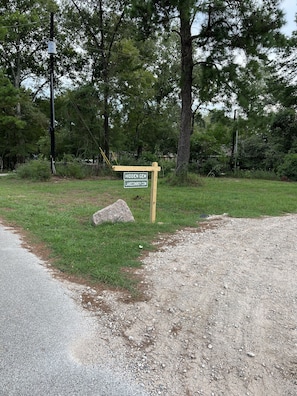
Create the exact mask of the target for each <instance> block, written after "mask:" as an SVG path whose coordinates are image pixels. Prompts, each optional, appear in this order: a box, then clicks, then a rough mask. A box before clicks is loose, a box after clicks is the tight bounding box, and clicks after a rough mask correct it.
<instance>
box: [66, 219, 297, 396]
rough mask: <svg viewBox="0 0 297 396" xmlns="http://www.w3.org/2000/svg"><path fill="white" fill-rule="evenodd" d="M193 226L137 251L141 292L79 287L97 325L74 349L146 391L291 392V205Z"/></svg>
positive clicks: (295, 384) (295, 271) (295, 336)
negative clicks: (276, 213) (132, 297)
mask: <svg viewBox="0 0 297 396" xmlns="http://www.w3.org/2000/svg"><path fill="white" fill-rule="evenodd" d="M198 229H199V230H200V232H193V230H183V231H180V232H178V233H176V234H175V235H173V236H171V237H170V238H167V239H165V240H163V241H160V243H159V246H158V249H157V251H156V252H152V253H149V255H148V256H147V257H145V258H144V259H143V267H142V269H140V270H138V275H140V276H142V279H143V282H144V284H145V286H146V288H145V290H146V291H145V293H146V298H144V300H143V301H138V302H137V301H136V302H135V301H134V302H132V303H130V304H127V303H126V302H123V301H121V297H122V296H121V293H120V292H116V291H108V290H100V291H96V290H95V289H92V288H91V287H88V288H86V287H83V286H81V288H80V289H77V290H76V295H77V296H78V298H80V301H81V303H82V304H83V305H84V306H85V307H86V308H88V309H90V310H91V311H92V312H93V315H94V316H95V317H96V321H97V325H98V331H97V333H96V335H95V336H93V337H91V338H90V340H84V342H83V343H82V344H81V345H76V346H75V348H74V349H73V351H72V353H73V355H75V358H76V359H77V360H79V361H81V362H82V363H83V362H89V361H95V360H100V361H102V360H103V361H104V362H106V364H109V365H114V366H115V367H118V368H123V369H125V370H127V373H129V374H132V375H133V376H134V378H136V379H137V380H138V381H139V382H140V383H141V384H143V389H144V391H147V393H148V394H149V395H170V396H175V395H176V396H177V395H179V396H180V395H188V396H189V395H191V396H192V395H215V396H221V395H226V396H230V395H236V396H242V395H270V396H274V395H275V396H279V395H286V396H290V395H292V396H293V395H296V394H297V283H296V279H297V247H296V235H297V215H288V216H283V217H273V218H272V217H267V218H261V219H232V218H228V217H227V216H223V217H221V218H211V219H209V220H208V222H207V223H205V224H204V225H203V226H202V227H199V228H198ZM90 296H91V297H90ZM125 300H127V298H126V299H125ZM96 301H97V303H94V302H96Z"/></svg>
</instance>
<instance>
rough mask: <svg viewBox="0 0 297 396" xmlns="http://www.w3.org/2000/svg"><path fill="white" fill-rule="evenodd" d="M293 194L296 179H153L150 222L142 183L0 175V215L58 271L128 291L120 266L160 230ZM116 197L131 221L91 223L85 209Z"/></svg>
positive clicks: (257, 207) (288, 202)
mask: <svg viewBox="0 0 297 396" xmlns="http://www.w3.org/2000/svg"><path fill="white" fill-rule="evenodd" d="M296 193H297V184H296V183H284V182H276V181H263V180H250V179H249V180H246V179H221V178H219V179H216V178H205V179H203V180H202V184H201V186H199V187H170V186H168V185H167V184H166V183H165V180H164V179H161V180H160V181H159V184H158V199H157V220H156V223H155V224H150V222H149V217H150V216H149V211H150V189H149V188H148V189H124V188H123V181H122V180H117V179H115V180H99V179H98V180H87V181H86V180H79V181H77V180H76V181H74V180H64V179H61V180H59V179H55V180H52V181H50V182H43V183H41V182H29V181H21V180H17V179H14V178H5V177H1V178H0V217H1V218H2V219H3V220H4V221H6V222H7V223H9V224H10V225H18V226H20V227H22V228H23V229H24V230H25V231H26V233H27V235H28V236H29V238H30V242H31V243H43V244H45V246H46V247H47V248H49V251H50V255H51V258H52V259H53V262H54V265H55V266H56V267H57V268H59V269H60V270H61V271H63V272H66V273H68V274H73V275H76V276H79V277H83V278H84V279H86V280H87V281H91V282H104V283H107V284H109V285H112V286H115V287H121V288H126V289H129V290H130V291H131V290H133V287H134V286H135V284H134V281H133V279H131V278H129V276H128V275H127V274H128V273H129V272H127V271H123V269H125V268H127V267H128V268H129V267H137V266H139V265H140V264H139V260H138V259H139V256H140V255H141V254H142V253H143V252H144V251H146V250H150V249H152V244H151V243H152V241H153V240H154V239H156V238H157V237H158V235H159V234H160V233H172V232H174V231H175V230H177V229H180V228H182V227H185V226H190V227H197V226H199V221H200V220H201V219H202V217H203V215H205V214H222V213H228V214H229V215H230V216H233V217H258V216H262V215H269V216H278V215H283V214H285V213H296V212H297V199H296ZM119 198H121V199H124V200H125V201H126V202H127V204H128V206H129V207H130V209H131V211H132V213H133V215H134V217H135V220H136V221H135V223H126V224H104V225H100V226H98V227H94V226H92V225H91V221H90V219H91V216H92V214H93V213H94V212H96V211H97V210H99V209H101V208H103V207H105V206H106V205H109V204H111V203H113V202H115V201H116V200H117V199H119ZM139 245H142V246H143V249H140V248H139Z"/></svg>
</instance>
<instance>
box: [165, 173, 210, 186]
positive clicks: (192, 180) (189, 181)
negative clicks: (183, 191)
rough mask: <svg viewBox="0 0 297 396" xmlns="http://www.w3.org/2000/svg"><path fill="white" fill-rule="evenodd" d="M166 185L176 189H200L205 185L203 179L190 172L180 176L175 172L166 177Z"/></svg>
mask: <svg viewBox="0 0 297 396" xmlns="http://www.w3.org/2000/svg"><path fill="white" fill-rule="evenodd" d="M166 183H167V184H169V185H170V186H176V187H200V186H202V185H203V182H202V180H201V177H200V176H199V175H197V174H195V173H190V172H188V173H182V174H180V175H177V174H176V173H175V172H174V173H172V174H170V175H168V176H167V177H166Z"/></svg>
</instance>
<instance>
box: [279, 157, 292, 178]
mask: <svg viewBox="0 0 297 396" xmlns="http://www.w3.org/2000/svg"><path fill="white" fill-rule="evenodd" d="M278 174H279V176H280V177H286V178H288V179H290V180H295V181H296V180H297V154H296V153H294V154H287V155H285V157H284V162H283V163H282V165H280V166H279V168H278Z"/></svg>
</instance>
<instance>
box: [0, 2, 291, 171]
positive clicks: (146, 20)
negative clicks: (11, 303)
mask: <svg viewBox="0 0 297 396" xmlns="http://www.w3.org/2000/svg"><path fill="white" fill-rule="evenodd" d="M50 12H55V19H56V26H55V33H56V34H55V36H56V40H57V49H58V54H57V56H56V59H55V60H56V62H55V74H56V80H55V84H56V87H57V88H58V86H59V90H57V91H56V92H57V93H56V126H57V129H56V133H57V155H58V157H63V156H64V154H71V155H73V156H81V157H86V156H87V157H93V156H96V154H97V155H98V153H99V147H100V148H101V147H102V148H103V149H104V151H105V153H106V155H107V156H109V155H110V152H114V151H116V152H122V153H129V154H133V157H135V158H141V157H142V155H143V154H144V153H145V152H150V153H151V154H153V155H156V156H159V157H160V156H161V157H162V156H163V155H166V154H168V153H171V154H173V155H174V154H176V155H177V161H176V174H178V175H183V174H186V173H187V171H188V169H189V164H190V163H191V162H193V161H194V162H195V161H198V162H199V161H200V162H201V161H202V160H205V158H206V157H207V156H208V157H213V156H214V155H216V156H222V155H225V156H232V155H233V154H232V153H233V151H234V136H235V135H234V133H235V132H234V131H235V129H234V128H235V123H234V120H233V112H234V109H237V112H238V114H239V117H238V120H237V124H236V125H237V128H240V139H241V142H242V143H243V142H244V141H245V145H244V147H245V148H244V149H243V148H240V147H239V149H241V154H242V155H245V154H246V153H247V152H248V151H251V150H252V149H249V148H248V147H253V146H255V144H256V142H257V141H258V142H261V144H260V143H259V147H262V146H263V145H262V143H263V142H264V143H265V144H264V146H265V147H264V146H263V147H262V148H263V150H264V151H265V155H264V157H265V158H266V157H267V158H268V157H269V155H270V156H271V153H272V152H274V151H275V150H276V151H277V150H281V152H282V153H283V155H285V154H286V153H287V152H288V151H292V150H293V151H294V150H295V143H294V142H295V140H294V139H295V132H294V128H291V127H290V125H291V123H290V122H289V123H288V122H283V120H284V119H286V120H287V121H288V117H289V114H291V115H292V117H293V118H294V114H295V106H296V95H295V80H294V78H295V74H294V73H295V70H296V67H295V57H294V54H295V52H296V35H295V33H293V34H292V36H291V37H285V36H284V35H282V34H281V30H280V29H281V27H282V25H283V23H284V16H283V13H282V11H281V1H278V0H265V1H262V2H258V1H254V0H248V1H245V2H242V1H232V2H230V1H222V0H214V1H211V2H210V1H207V0H182V1H181V0H170V1H168V0H158V1H152V0H147V1H145V2H144V1H141V0H131V1H128V0H116V1H111V0H95V1H89V0H88V1H82V0H62V1H59V2H55V1H53V0H43V1H38V2H37V1H35V0H13V1H9V2H8V1H2V2H0V22H1V24H0V25H1V28H0V49H1V55H0V67H1V68H2V71H3V73H2V74H1V81H3V84H2V88H1V90H0V95H1V98H0V100H1V101H2V102H3V106H2V108H3V109H4V110H3V112H2V115H1V117H2V118H1V121H0V122H1V125H2V126H3V128H2V127H1V132H0V138H1V147H2V153H0V155H1V156H2V157H3V156H10V158H13V157H14V159H13V161H12V162H17V161H23V160H24V159H25V158H27V157H29V156H30V155H32V154H33V153H36V154H38V153H40V152H42V153H43V154H45V155H47V150H48V143H47V138H48V135H47V123H46V122H45V120H46V117H48V116H49V114H48V113H49V111H48V109H47V101H48V98H47V95H48V88H45V89H44V87H47V86H48V77H49V76H48V74H49V71H48V54H47V41H48V39H49V15H50ZM63 84H64V88H63ZM42 88H43V91H42ZM42 92H43V94H42ZM41 95H43V96H41ZM9 103H10V105H9ZM214 109H217V110H218V112H217V111H216V110H214ZM287 109H288V110H287ZM210 110H211V113H210V115H208V113H209V111H210ZM286 111H287V113H286ZM286 117H287V118H286ZM4 125H5V131H4ZM278 125H281V127H279V126H278ZM8 135H9V137H11V138H12V137H13V138H12V139H8ZM257 139H258V140H257ZM259 139H260V140H259ZM261 139H262V140H261ZM263 139H264V140H263ZM4 141H5V143H4ZM12 142H14V143H12ZM267 144H268V145H270V144H271V146H269V149H268V148H267ZM12 145H14V148H13V147H7V146H12ZM272 146H273V147H272ZM4 147H5V149H4ZM17 147H19V149H17ZM242 147H243V146H242ZM214 153H216V154H214ZM268 153H269V155H268ZM246 155H247V154H246ZM260 157H261V156H259V157H258V158H260ZM261 161H262V160H261ZM261 161H260V160H259V161H258V162H259V163H260V162H261ZM231 162H232V161H227V163H229V164H231ZM251 162H252V161H251ZM264 162H265V161H264ZM266 163H267V161H266ZM245 164H247V161H246V162H245ZM262 164H263V161H262ZM246 166H247V165H246ZM263 166H264V165H263ZM265 166H266V165H265Z"/></svg>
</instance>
